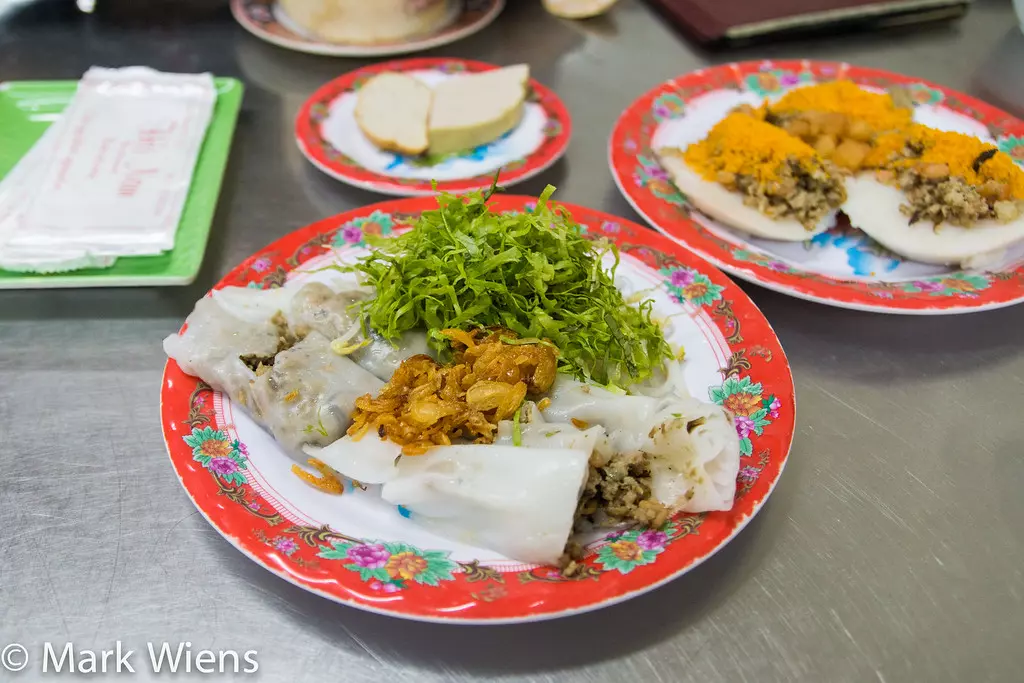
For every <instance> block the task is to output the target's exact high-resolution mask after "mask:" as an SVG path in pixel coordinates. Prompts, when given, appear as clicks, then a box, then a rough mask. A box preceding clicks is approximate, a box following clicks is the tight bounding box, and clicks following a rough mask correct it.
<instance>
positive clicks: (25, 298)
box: [0, 0, 1024, 683]
mask: <svg viewBox="0 0 1024 683" xmlns="http://www.w3.org/2000/svg"><path fill="white" fill-rule="evenodd" d="M10 4H11V3H10V2H0V8H2V7H4V6H5V5H10ZM101 4H102V3H101ZM69 5H71V3H70V2H66V3H65V2H51V3H44V4H43V5H42V6H40V7H38V8H34V7H29V8H28V9H23V10H22V11H20V12H17V13H15V14H13V15H8V16H7V18H5V19H0V78H4V79H30V78H77V77H78V76H79V75H80V74H81V73H82V72H83V71H84V70H85V69H86V68H87V67H89V66H90V65H92V64H101V65H126V64H136V63H141V64H148V65H151V66H153V67H156V68H159V69H165V70H171V71H190V70H211V71H214V72H216V73H217V74H220V75H225V76H237V77H240V78H242V79H244V80H245V82H246V84H247V86H248V92H247V95H246V100H245V104H244V106H243V112H242V116H241V119H240V122H239V126H238V132H237V136H236V139H235V143H234V149H233V152H232V158H231V162H230V166H229V169H228V172H227V177H226V179H225V183H224V191H223V194H222V196H221V201H220V206H219V210H218V213H217V218H216V224H215V227H214V233H213V234H214V236H213V239H212V243H211V245H210V249H209V252H208V255H207V258H206V262H205V267H204V269H203V272H202V274H201V275H200V277H199V280H198V281H197V282H196V284H195V285H194V286H192V287H188V288H184V289H173V288H171V289H142V290H135V291H113V290H106V291H99V290H94V291H41V292H4V293H0V435H2V436H0V615H2V619H0V647H2V646H3V645H4V644H6V643H8V642H14V641H17V642H20V643H23V644H25V645H26V646H27V647H28V648H29V649H30V651H31V652H32V656H33V658H34V660H35V661H34V663H33V666H32V667H30V668H32V669H36V671H35V672H34V673H30V672H29V671H28V670H26V672H22V673H21V674H19V675H18V676H14V675H11V674H8V673H6V672H4V671H3V670H2V669H0V680H24V681H34V680H39V676H40V674H39V673H38V669H37V667H36V664H37V663H38V657H39V652H40V650H41V648H42V646H43V643H44V642H46V641H50V642H52V643H54V644H57V645H58V646H63V643H64V642H67V641H72V642H74V643H75V645H76V646H77V647H92V648H100V647H111V646H113V643H114V642H115V641H117V640H121V641H123V642H124V644H125V647H136V648H137V647H140V646H143V647H144V644H145V642H147V641H155V642H161V641H170V642H174V643H176V642H178V641H190V642H191V643H192V644H193V647H194V648H195V649H199V648H210V649H224V648H235V649H239V650H246V649H255V650H257V651H258V653H259V655H258V661H259V663H260V670H259V680H263V681H275V682H276V681H289V682H290V681H334V680H338V681H376V680H410V681H418V682H424V683H425V682H427V681H441V680H446V681H460V680H476V679H486V680H524V681H562V680H564V681H609V682H611V683H618V682H620V681H666V682H667V681H695V682H696V681H699V682H701V683H712V682H719V681H723V682H724V681H729V682H732V681H757V682H759V683H772V682H775V681H795V680H802V681H814V682H821V681H879V682H888V683H894V682H896V681H915V682H916V681H929V682H937V681H959V680H971V681H977V682H980V681H997V682H999V683H1006V682H1008V681H1014V680H1016V681H1019V680H1022V677H1024V674H1022V673H1021V670H1020V668H1019V665H1018V662H1019V653H1020V651H1021V645H1020V637H1021V634H1024V607H1022V604H1021V602H1022V598H1024V570H1022V566H1024V531H1022V529H1024V496H1022V495H1021V491H1022V489H1024V458H1022V456H1024V452H1022V451H1024V448H1022V446H1021V443H1022V439H1021V436H1022V431H1024V429H1022V426H1021V414H1022V413H1021V410H1022V405H1024V308H1020V307H1018V308H1016V309H1009V310H1003V311H997V312H992V313H982V314H974V315H970V316H962V317H946V318H928V319H925V318H907V317H891V316H885V315H869V314H862V313H854V312H849V311H842V310H837V309H831V308H827V307H824V306H819V305H815V304H811V303H805V302H801V301H797V300H793V299H789V298H786V297H783V296H780V295H777V294H773V293H771V292H768V291H765V290H762V289H759V288H756V287H749V288H747V289H748V291H749V292H750V294H751V296H752V297H753V298H754V299H755V301H756V302H757V303H758V304H759V305H760V306H761V308H762V309H763V310H764V312H765V314H766V315H767V316H768V318H769V319H770V320H771V321H772V323H773V324H774V326H775V328H776V330H777V331H778V334H779V336H780V337H781V339H782V343H783V344H784V345H785V347H786V349H787V351H788V353H789V357H790V359H791V361H792V365H793V373H794V375H795V376H796V383H797V393H798V395H799V415H798V425H799V427H798V434H797V438H796V443H795V446H794V449H793V453H792V456H791V458H790V464H789V467H788V468H787V470H786V473H785V476H784V477H783V478H782V480H781V483H780V484H779V487H778V489H777V490H776V492H775V494H774V496H773V497H772V499H771V501H770V502H769V503H768V505H767V506H766V507H765V509H764V510H763V512H762V513H761V514H760V516H759V517H758V518H757V519H756V520H755V522H754V523H753V524H751V526H750V527H749V528H748V529H747V530H746V531H744V532H743V533H742V535H741V536H740V537H739V538H738V539H736V540H735V541H734V542H733V543H732V544H731V545H729V546H728V547H727V548H726V549H725V550H724V551H722V552H721V553H720V554H719V555H717V556H716V557H715V558H713V559H712V560H711V561H709V562H708V563H706V564H705V565H703V566H702V567H700V568H699V569H698V570H696V571H694V572H692V573H691V574H689V575H687V576H685V577H684V578H682V579H680V580H678V581H675V582H674V583H672V584H670V585H668V586H666V587H664V588H662V589H660V590H658V591H656V592H654V593H652V594H648V595H646V596H644V597H641V598H638V599H636V600H633V601H631V602H628V603H626V604H623V605H620V606H617V607H613V608H610V609H607V610H605V611H603V612H599V613H595V614H591V615H585V616H580V617H574V618H571V619H566V620H559V621H554V622H548V623H543V624H536V625H525V626H516V627H501V628H467V627H442V626H432V625H421V624H414V623H405V622H401V621H398V620H392V619H388V618H385V617H380V616H375V615H371V614H364V613H361V612H358V611H356V610H354V609H349V608H345V607H342V606H339V605H335V604H333V603H330V602H327V601H325V600H322V599H320V598H317V597H314V596H312V595H308V594H306V593H304V592H303V591H301V590H299V589H297V588H294V587H292V586H291V585H289V584H287V583H285V582H284V581H281V580H279V579H277V578H276V577H274V576H272V575H270V574H269V573H268V572H266V571H265V570H263V569H261V568H260V567H258V566H256V565H255V564H253V563H251V562H250V561H249V560H247V559H246V558H244V557H243V556H242V555H241V554H240V553H238V552H237V551H236V550H234V549H233V548H232V547H231V546H230V545H228V544H227V543H226V542H225V541H223V540H222V539H221V538H220V536H218V534H217V533H216V532H215V531H214V530H213V529H212V528H210V527H209V526H208V525H207V524H206V522H205V521H203V519H202V517H200V516H199V515H198V514H197V513H196V511H195V510H194V509H193V507H192V504H191V503H190V502H189V500H188V498H187V497H186V496H185V494H184V493H183V491H182V490H181V489H180V487H179V484H178V483H177V481H176V479H175V476H174V475H173V473H172V471H171V469H170V467H169V466H168V462H167V457H166V455H165V452H164V446H163V442H162V439H161V436H160V429H159V424H158V420H157V402H158V390H159V381H160V374H161V369H162V367H163V363H164V356H163V353H162V351H161V348H160V341H161V339H162V338H163V337H164V336H165V335H166V334H168V333H170V332H172V331H173V330H175V329H176V328H177V327H178V325H179V324H180V322H181V320H182V319H183V318H184V316H185V315H186V314H187V313H188V311H189V310H190V308H191V306H192V303H193V302H194V301H195V299H196V298H198V297H199V296H201V295H202V294H203V292H204V291H205V290H206V289H207V288H209V286H210V285H211V284H212V283H213V282H215V281H216V279H217V278H219V277H220V276H221V275H223V274H224V273H225V272H227V270H228V269H229V268H230V267H231V266H232V265H233V264H235V263H237V262H238V261H239V260H241V259H242V258H243V257H244V256H246V255H248V254H249V253H251V252H252V251H254V250H255V249H257V248H259V247H261V246H263V245H264V244H266V243H267V242H269V241H270V240H272V239H274V238H276V237H278V236H280V235H283V234H285V233H286V232H288V231H290V230H293V229H295V228H298V227H300V226H302V225H305V224H307V223H309V222H311V221H313V220H315V219H318V218H321V217H324V216H327V215H329V214H332V213H335V212H339V211H342V210H345V209H349V208H351V207H354V206H358V205H361V204H365V203H369V202H373V201H376V200H377V199H378V197H375V196H373V195H371V194H367V193H364V192H360V191H357V190H353V189H349V188H347V187H344V186H342V185H340V184H338V183H336V182H334V181H333V180H330V179H328V178H326V177H325V176H323V175H321V174H320V173H318V172H317V171H316V170H314V169H313V168H312V167H310V166H309V165H308V164H307V163H306V162H305V161H304V160H303V159H302V157H301V156H300V154H299V152H298V150H297V149H296V147H295V144H294V142H293V140H292V132H291V131H292V119H293V116H294V114H295V111H296V108H297V107H298V105H299V103H300V102H301V101H302V100H303V98H304V97H306V96H307V95H308V94H309V93H311V92H312V91H313V89H314V88H315V87H317V86H318V85H320V84H321V83H323V82H325V81H326V80H328V79H330V78H331V77H333V76H335V75H337V74H339V73H340V72H342V71H345V70H348V69H351V68H353V67H355V66H358V65H359V64H360V63H359V62H356V61H347V60H332V59H327V58H317V57H311V56H306V55H300V54H293V53H290V52H287V51H284V50H281V49H278V48H276V47H273V46H270V45H265V44H263V43H261V42H259V41H258V40H256V39H255V38H253V37H251V36H249V35H247V34H245V33H244V32H243V31H242V30H241V29H240V28H239V27H237V26H235V25H234V24H233V23H232V22H231V20H230V18H228V16H227V13H226V11H224V12H223V13H219V14H214V15H213V16H211V17H210V18H207V19H205V20H203V21H201V22H199V23H190V24H178V25H174V24H170V25H166V26H163V27H157V26H155V25H142V26H139V25H133V24H130V23H129V24H125V25H113V24H107V23H102V22H92V21H90V22H83V21H81V20H80V18H78V17H76V16H74V13H73V12H72V11H71V9H70V8H69V7H66V6H69ZM510 5H511V6H510V7H509V8H508V9H507V10H506V12H505V14H504V15H503V16H502V17H501V18H500V19H499V20H498V23H497V24H495V25H493V26H492V27H490V28H489V29H488V30H486V31H484V32H483V33H481V34H479V35H476V36H474V37H472V38H469V39H467V40H465V41H463V42H461V43H458V44H455V45H453V46H451V47H450V48H448V49H446V50H444V51H443V52H439V53H440V54H444V53H447V54H452V55H457V56H461V57H472V58H477V59H482V60H487V61H492V62H498V63H510V62H512V61H514V60H529V61H530V63H531V64H532V66H533V69H534V72H535V74H536V76H537V78H539V79H540V80H541V81H543V82H545V83H546V84H548V85H550V86H552V87H554V88H555V89H556V90H557V91H558V92H559V93H560V94H561V96H562V97H563V98H564V99H565V101H566V103H567V104H568V106H569V108H570V109H571V111H572V114H573V116H574V120H575V125H576V131H577V132H576V135H575V137H574V139H573V141H572V144H571V147H570V149H569V154H568V158H567V159H566V160H565V161H564V162H562V163H560V164H559V165H558V166H556V167H555V168H554V169H553V170H552V171H550V172H549V173H547V174H545V175H544V176H543V177H542V178H539V179H537V180H536V181H534V182H531V183H530V184H528V185H526V186H525V187H524V190H525V191H529V192H537V191H539V190H540V189H541V188H542V187H543V185H544V184H545V183H547V182H551V183H554V184H555V185H557V186H558V187H559V192H558V196H559V197H561V198H562V199H563V200H565V201H571V202H576V203H580V204H586V205H590V206H593V207H596V208H601V209H605V210H608V211H611V212H614V213H618V214H620V215H623V216H628V217H632V218H636V216H635V215H634V214H632V212H631V210H630V209H629V207H628V206H627V205H626V203H625V201H624V200H622V199H621V198H620V197H619V195H618V193H617V191H616V190H615V187H614V185H613V183H612V180H611V177H610V175H609V173H608V170H607V168H606V162H605V157H606V147H605V143H606V138H607V135H608V133H609V131H610V129H611V126H612V123H613V121H614V120H615V118H616V116H617V115H618V113H619V112H620V111H621V110H622V109H623V108H624V107H625V106H626V105H627V104H628V103H629V102H630V101H631V100H632V99H633V98H635V97H636V96H638V95H640V94H641V93H643V92H644V91H646V90H647V89H648V88H650V87H651V86H653V85H654V84H656V83H658V82H659V81H661V80H663V79H667V78H669V77H671V76H674V75H676V74H679V73H682V72H685V71H688V70H691V69H694V68H697V67H700V66H703V65H706V64H709V63H713V62H720V61H731V60H735V59H754V58H760V57H764V56H770V57H800V56H806V57H814V58H824V59H843V60H848V61H853V62H857V63H860V64H864V65H869V66H878V67H885V68H889V69H895V70H899V71H902V72H905V73H908V74H913V75H915V76H920V77H924V78H928V79H932V80H935V81H938V82H940V83H944V84H946V85H949V86H952V87H956V88H961V89H965V90H968V91H975V92H977V91H978V90H979V88H986V89H989V90H992V89H993V88H994V90H999V88H1000V86H1001V85H1002V86H1005V85H1006V83H1007V79H1011V78H1018V79H1020V78H1021V76H1022V75H1024V63H1021V62H1018V63H1017V64H1016V66H1013V65H1010V64H1008V63H1006V62H1005V60H1003V59H1001V58H1000V57H999V55H998V54H997V52H994V51H998V50H1016V51H1017V53H1016V54H1020V44H1021V42H1022V41H1024V36H1021V34H1020V32H1019V29H1018V28H1017V26H1016V21H1015V19H1014V16H1013V13H1012V10H1011V5H1010V2H1009V0H998V1H997V0H977V1H976V2H975V3H974V6H973V8H972V9H971V11H970V13H969V15H968V16H967V17H966V19H965V20H964V21H963V22H962V23H960V24H959V25H954V26H947V27H938V28H932V29H925V30H920V31H914V32H908V33H905V34H887V35H876V36H860V37H842V38H835V39H828V38H822V39H816V40H809V41H803V42H796V43H788V44H780V45H775V46H772V47H766V48H762V49H745V50H735V51H730V52H727V53H720V54H705V53H702V52H699V51H697V50H696V49H695V48H693V47H691V46H690V45H688V44H687V43H686V42H684V41H683V40H682V39H680V38H679V37H677V36H676V35H675V34H673V33H672V32H671V31H670V30H669V29H668V28H667V27H666V26H665V25H663V24H661V23H660V22H658V21H657V20H656V19H655V18H654V16H653V15H652V14H651V11H650V10H649V9H648V7H647V6H646V5H644V4H641V3H640V2H638V1H630V0H623V2H622V3H621V4H620V6H619V7H617V8H616V10H615V12H614V13H613V15H612V16H610V17H609V18H608V19H607V20H602V21H597V22H593V23H589V24H572V23H563V22H560V21H558V20H555V19H553V18H550V17H548V16H546V15H545V14H544V13H543V12H542V10H541V9H540V3H539V2H538V0H512V2H511V3H510ZM986 64H987V65H988V66H985V65H986ZM994 69H998V73H1000V74H1001V75H1000V76H999V78H997V79H996V80H995V81H993V80H992V78H988V79H987V80H986V76H991V74H992V73H995V72H994V71H993V70H994ZM1004 91H1005V88H1004ZM1010 92H1011V94H1012V89H1010ZM1004 94H1006V92H1004ZM995 96H996V94H993V97H995ZM58 649H59V648H58ZM93 678H96V679H102V678H103V677H101V676H95V677H93ZM115 678H117V677H112V678H111V680H113V679H115ZM135 679H136V680H146V679H147V676H146V675H145V674H144V672H142V671H140V672H139V673H138V674H137V675H136V677H135ZM209 679H210V678H209V677H203V676H199V677H196V680H209ZM175 680H192V678H190V677H187V676H186V677H179V678H177V679H175Z"/></svg>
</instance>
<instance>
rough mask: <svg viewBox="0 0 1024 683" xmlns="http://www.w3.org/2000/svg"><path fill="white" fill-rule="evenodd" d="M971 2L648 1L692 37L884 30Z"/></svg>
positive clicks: (955, 11)
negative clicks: (884, 28)
mask: <svg viewBox="0 0 1024 683" xmlns="http://www.w3.org/2000/svg"><path fill="white" fill-rule="evenodd" d="M969 1H970V0H881V1H880V0H648V2H649V3H650V4H651V5H654V6H655V7H657V8H658V9H659V10H661V12H662V13H663V14H664V15H665V16H666V17H667V18H668V19H669V21H671V22H672V23H673V24H674V25H675V26H676V27H678V28H679V29H680V30H682V31H683V32H684V33H685V34H686V35H688V36H689V37H690V38H692V39H693V40H694V41H696V42H698V43H701V44H705V45H709V44H715V43H736V42H746V41H753V40H757V39H759V38H765V37H773V36H782V35H794V34H813V33H823V32H834V31H838V30H854V29H858V28H860V29H866V28H883V27H890V26H899V25H906V24H916V23H925V22H931V21H940V20H948V19H955V18H959V17H961V16H963V14H964V13H965V12H966V11H967V6H968V4H969Z"/></svg>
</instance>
